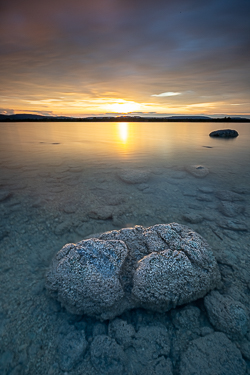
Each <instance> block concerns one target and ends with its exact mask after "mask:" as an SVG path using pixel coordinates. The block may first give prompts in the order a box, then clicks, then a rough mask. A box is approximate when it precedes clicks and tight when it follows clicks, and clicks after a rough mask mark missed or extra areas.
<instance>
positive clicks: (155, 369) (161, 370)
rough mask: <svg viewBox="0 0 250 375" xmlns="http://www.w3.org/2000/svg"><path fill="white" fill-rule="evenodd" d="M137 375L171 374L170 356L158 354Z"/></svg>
mask: <svg viewBox="0 0 250 375" xmlns="http://www.w3.org/2000/svg"><path fill="white" fill-rule="evenodd" d="M139 375H173V365H172V362H171V359H170V358H165V357H164V356H160V357H158V358H157V359H154V360H152V361H150V362H149V364H148V365H147V366H146V367H143V368H142V371H140V373H139Z"/></svg>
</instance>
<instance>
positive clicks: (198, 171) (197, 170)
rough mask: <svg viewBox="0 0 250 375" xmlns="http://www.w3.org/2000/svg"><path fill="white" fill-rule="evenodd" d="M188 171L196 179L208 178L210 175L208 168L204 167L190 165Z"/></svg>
mask: <svg viewBox="0 0 250 375" xmlns="http://www.w3.org/2000/svg"><path fill="white" fill-rule="evenodd" d="M186 171H187V172H189V173H190V174H192V175H193V176H195V177H200V178H202V177H206V176H207V175H208V173H209V170H208V168H206V167H204V166H203V165H189V166H187V167H186Z"/></svg>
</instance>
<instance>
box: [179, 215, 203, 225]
mask: <svg viewBox="0 0 250 375" xmlns="http://www.w3.org/2000/svg"><path fill="white" fill-rule="evenodd" d="M182 217H183V219H184V220H185V221H186V222H187V223H191V224H198V223H201V222H202V221H203V217H202V216H201V215H199V214H196V213H190V214H184V215H182Z"/></svg>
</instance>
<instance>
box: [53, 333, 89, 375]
mask: <svg viewBox="0 0 250 375" xmlns="http://www.w3.org/2000/svg"><path fill="white" fill-rule="evenodd" d="M86 349H87V341H86V339H85V334H84V332H83V331H72V332H70V333H68V335H67V336H65V337H64V338H63V339H62V341H61V342H60V344H59V347H58V358H59V366H60V368H61V370H62V371H70V370H72V368H73V367H74V366H75V365H76V364H77V363H78V362H79V361H80V360H81V359H82V358H83V356H84V354H85V351H86Z"/></svg>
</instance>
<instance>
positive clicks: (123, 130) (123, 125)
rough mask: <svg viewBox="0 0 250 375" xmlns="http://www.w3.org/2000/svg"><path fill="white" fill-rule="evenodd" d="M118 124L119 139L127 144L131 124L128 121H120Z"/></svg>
mask: <svg viewBox="0 0 250 375" xmlns="http://www.w3.org/2000/svg"><path fill="white" fill-rule="evenodd" d="M117 125H118V135H119V139H120V141H121V142H122V143H123V144H126V143H127V141H128V131H129V124H128V123H127V122H120V123H118V124H117Z"/></svg>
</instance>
